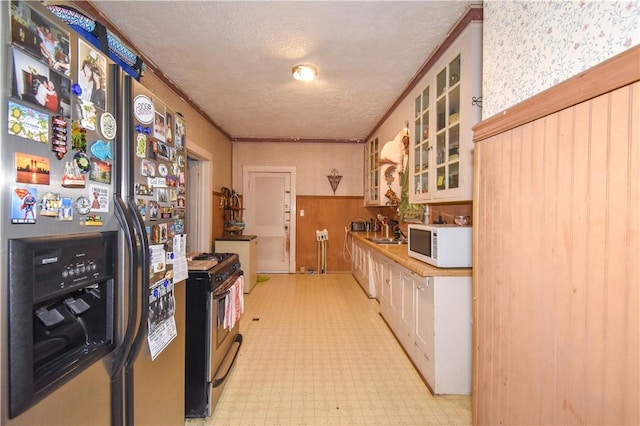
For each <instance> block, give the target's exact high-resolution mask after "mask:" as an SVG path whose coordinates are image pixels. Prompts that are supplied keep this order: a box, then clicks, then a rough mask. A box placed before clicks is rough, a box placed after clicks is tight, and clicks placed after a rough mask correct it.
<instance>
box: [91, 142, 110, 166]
mask: <svg viewBox="0 0 640 426" xmlns="http://www.w3.org/2000/svg"><path fill="white" fill-rule="evenodd" d="M90 151H91V154H92V155H93V156H94V157H96V158H99V159H100V160H102V161H107V159H110V160H113V154H112V153H111V142H105V141H103V140H102V139H98V140H97V141H95V142H94V143H93V145H91V148H90Z"/></svg>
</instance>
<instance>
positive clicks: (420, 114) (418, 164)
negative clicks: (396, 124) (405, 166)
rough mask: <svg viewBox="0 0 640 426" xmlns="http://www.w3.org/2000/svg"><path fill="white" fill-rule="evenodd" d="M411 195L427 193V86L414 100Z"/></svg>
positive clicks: (428, 149)
mask: <svg viewBox="0 0 640 426" xmlns="http://www.w3.org/2000/svg"><path fill="white" fill-rule="evenodd" d="M414 122H415V127H414V138H413V139H414V143H413V154H414V155H413V193H414V194H416V195H419V194H428V193H429V151H430V150H431V148H430V146H429V140H430V139H429V86H427V87H425V89H424V90H423V91H422V93H421V94H420V95H419V96H418V97H417V98H416V99H415V121H414Z"/></svg>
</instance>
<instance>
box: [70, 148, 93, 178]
mask: <svg viewBox="0 0 640 426" xmlns="http://www.w3.org/2000/svg"><path fill="white" fill-rule="evenodd" d="M73 161H74V162H75V163H76V165H77V166H78V170H80V173H82V174H84V173H87V172H88V171H89V166H90V165H91V159H90V158H89V156H88V155H87V154H85V153H84V152H76V153H75V154H74V155H73Z"/></svg>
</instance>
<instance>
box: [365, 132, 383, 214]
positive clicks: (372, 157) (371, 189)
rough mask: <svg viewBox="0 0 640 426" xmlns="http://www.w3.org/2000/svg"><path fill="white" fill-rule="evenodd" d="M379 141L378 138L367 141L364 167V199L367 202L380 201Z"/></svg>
mask: <svg viewBox="0 0 640 426" xmlns="http://www.w3.org/2000/svg"><path fill="white" fill-rule="evenodd" d="M379 148H380V146H379V142H378V138H374V139H371V140H370V141H369V142H368V143H367V151H366V156H367V158H366V161H365V164H366V169H365V182H366V194H365V195H366V199H365V202H366V203H367V204H375V203H377V202H379V201H380V182H379V181H378V180H379V178H380V177H379V173H378V172H379V170H380V166H379V164H378V155H379Z"/></svg>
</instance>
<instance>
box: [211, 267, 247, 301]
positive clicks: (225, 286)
mask: <svg viewBox="0 0 640 426" xmlns="http://www.w3.org/2000/svg"><path fill="white" fill-rule="evenodd" d="M242 275H244V274H243V272H242V271H236V272H234V273H233V274H231V275H230V276H229V278H227V279H226V280H225V281H224V282H223V283H222V285H221V286H220V287H219V288H217V289H216V290H215V291H214V292H213V293H212V294H211V295H212V296H213V300H220V299H223V298H225V297H226V296H227V294H229V291H230V290H231V287H232V286H233V285H234V284H235V282H236V280H237V279H238V277H240V276H242Z"/></svg>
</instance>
